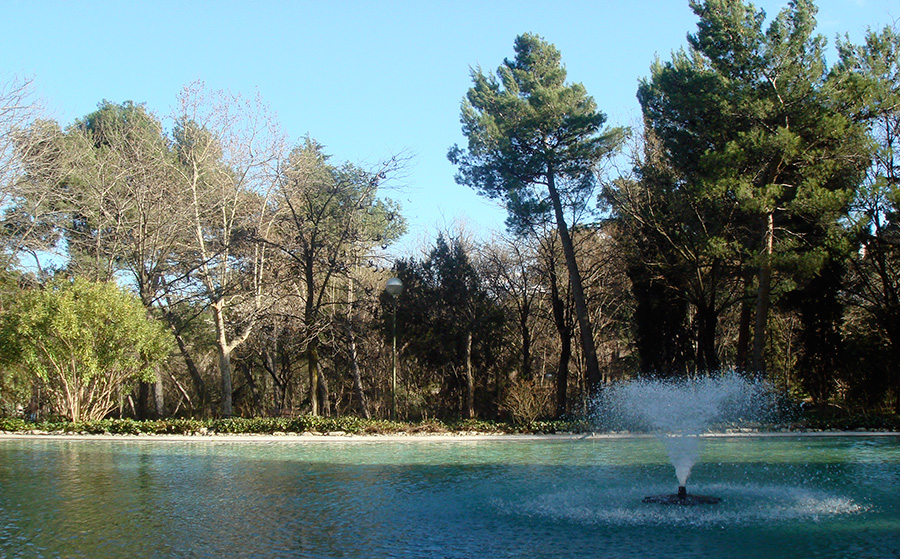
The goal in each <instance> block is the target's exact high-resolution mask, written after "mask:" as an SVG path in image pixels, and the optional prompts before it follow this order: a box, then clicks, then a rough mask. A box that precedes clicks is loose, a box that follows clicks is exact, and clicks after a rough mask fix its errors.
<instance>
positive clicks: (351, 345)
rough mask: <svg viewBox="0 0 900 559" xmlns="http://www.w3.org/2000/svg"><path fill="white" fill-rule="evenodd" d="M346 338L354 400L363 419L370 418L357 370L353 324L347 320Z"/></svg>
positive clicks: (357, 359) (357, 358)
mask: <svg viewBox="0 0 900 559" xmlns="http://www.w3.org/2000/svg"><path fill="white" fill-rule="evenodd" d="M347 340H348V350H349V353H350V376H351V377H352V378H353V391H354V392H356V400H357V401H358V402H359V413H360V415H361V416H362V417H363V418H364V419H371V417H372V415H371V414H370V413H369V401H368V399H367V398H366V391H365V390H364V389H363V384H362V375H361V374H360V372H359V357H358V355H357V353H356V336H355V335H354V334H353V325H352V324H351V322H350V321H349V320H348V321H347Z"/></svg>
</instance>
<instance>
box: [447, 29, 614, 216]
mask: <svg viewBox="0 0 900 559" xmlns="http://www.w3.org/2000/svg"><path fill="white" fill-rule="evenodd" d="M515 51H516V57H515V59H514V60H508V59H507V60H504V62H503V64H502V65H501V66H500V67H499V68H498V70H497V73H496V74H495V75H492V74H485V73H483V72H482V71H481V69H480V68H479V69H477V70H475V71H473V73H472V81H473V82H474V86H473V87H472V88H470V89H469V91H468V93H467V95H466V99H465V101H464V102H463V105H462V114H461V121H462V125H463V127H462V128H463V134H465V136H466V137H467V139H468V150H463V149H461V148H459V147H458V146H454V147H453V148H451V149H450V151H449V153H448V158H449V159H450V161H451V162H452V163H454V164H455V165H458V167H459V174H458V175H457V176H456V181H457V182H458V183H459V184H462V185H467V186H470V187H472V188H474V189H475V190H477V191H478V192H479V193H481V194H482V195H484V196H486V197H488V198H499V199H502V200H504V202H505V203H506V206H507V209H508V210H509V214H510V216H509V221H508V223H509V224H510V225H511V226H512V227H513V228H515V229H517V230H520V231H527V230H528V229H529V226H530V224H532V223H534V222H535V221H543V220H546V219H547V217H548V214H549V212H550V211H551V201H550V199H549V198H548V195H550V194H551V193H549V192H547V190H546V187H547V182H548V180H554V179H556V180H557V182H559V187H560V188H562V189H564V190H565V192H566V194H565V196H563V197H564V198H565V199H566V200H568V201H569V203H571V204H573V205H574V206H575V207H576V208H580V209H584V208H585V205H586V202H587V201H588V199H589V196H590V195H591V193H592V192H593V189H594V187H595V186H596V183H595V180H596V176H595V174H594V171H595V170H596V165H597V163H598V162H599V161H600V160H601V159H602V158H603V157H605V156H607V155H608V154H609V153H611V152H612V151H613V150H614V149H616V148H617V146H618V145H619V144H620V142H621V139H622V135H623V131H622V130H621V129H604V128H603V125H604V123H605V122H606V115H604V114H603V113H602V112H600V111H598V110H597V105H596V103H595V102H594V100H593V98H592V97H590V96H589V95H588V94H587V92H586V90H585V88H584V86H583V85H582V84H580V83H576V84H566V83H565V79H566V70H565V68H564V66H563V65H562V62H561V56H560V53H559V51H558V50H557V49H556V47H554V46H553V45H552V44H550V43H547V42H546V41H544V40H543V39H542V38H541V37H539V36H537V35H532V34H524V35H520V36H519V37H516V41H515ZM551 177H553V178H551Z"/></svg>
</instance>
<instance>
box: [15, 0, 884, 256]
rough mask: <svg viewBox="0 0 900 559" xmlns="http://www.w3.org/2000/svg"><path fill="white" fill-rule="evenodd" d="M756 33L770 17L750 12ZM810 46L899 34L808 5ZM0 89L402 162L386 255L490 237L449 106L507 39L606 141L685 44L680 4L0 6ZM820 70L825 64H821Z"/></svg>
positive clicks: (493, 0)
mask: <svg viewBox="0 0 900 559" xmlns="http://www.w3.org/2000/svg"><path fill="white" fill-rule="evenodd" d="M755 4H756V5H757V6H759V7H762V8H763V9H765V10H766V13H767V14H768V15H769V16H770V17H771V16H774V15H775V14H776V13H777V12H778V11H779V10H780V9H781V7H783V6H784V5H785V2H781V1H768V0H761V1H758V2H755ZM818 5H819V15H818V21H819V32H820V33H822V34H823V35H825V36H826V37H827V38H828V39H829V44H830V45H832V46H833V44H834V38H835V36H836V35H838V34H840V35H843V34H844V33H849V35H850V37H851V39H853V40H855V41H860V40H861V38H862V36H863V33H864V32H865V30H866V28H867V27H868V26H872V27H873V28H876V29H880V28H882V27H884V26H885V25H887V24H892V23H893V22H894V21H896V20H897V19H898V18H900V2H898V0H820V1H819V2H818ZM0 13H2V14H3V17H2V19H0V76H3V77H7V76H10V75H18V76H29V77H32V78H34V81H35V85H36V88H37V90H38V92H39V94H40V95H41V96H42V98H43V99H44V101H45V103H46V105H47V106H48V108H49V109H50V112H51V115H52V116H53V117H54V118H56V119H58V120H59V121H60V122H61V123H62V124H63V125H65V124H68V123H70V122H72V121H73V120H74V119H76V118H78V117H80V116H84V115H85V114H88V113H89V112H91V111H92V110H94V109H95V108H96V106H97V104H98V103H99V102H100V101H101V100H103V99H107V100H110V101H113V102H122V101H125V100H132V101H135V102H140V103H145V104H146V105H147V107H148V108H149V109H151V110H152V111H154V112H155V113H157V114H158V115H160V116H165V115H167V114H168V113H169V112H170V110H171V108H172V107H173V105H174V103H175V99H176V96H177V95H178V93H179V91H180V90H181V88H182V87H183V86H185V85H187V84H188V83H190V82H193V81H195V80H198V79H200V80H204V81H205V82H206V85H207V86H208V87H210V88H216V89H218V88H222V89H229V90H231V91H233V92H238V93H243V94H254V93H255V92H256V91H258V92H259V93H260V94H261V95H262V97H263V99H264V100H265V101H266V102H268V103H269V104H270V105H271V107H272V108H273V109H274V110H275V111H276V112H277V113H278V116H279V120H280V121H281V124H282V125H283V127H284V129H285V130H286V132H287V133H288V135H289V136H290V137H291V139H292V140H293V141H299V140H300V139H301V138H302V137H303V136H304V135H306V134H307V133H308V134H310V135H311V136H312V137H314V138H315V139H317V140H318V141H319V142H321V143H323V144H324V145H325V146H326V149H327V151H328V152H329V153H331V154H332V155H333V159H334V160H337V161H351V162H354V163H358V164H362V165H366V164H374V163H376V162H377V161H379V160H381V159H383V158H386V157H389V156H390V155H392V154H395V153H399V152H407V153H410V154H412V155H413V156H414V158H413V160H412V161H411V163H410V166H409V168H408V169H407V171H406V173H405V176H404V178H403V188H402V189H399V190H394V191H391V192H389V193H387V194H388V195H389V196H391V197H392V198H395V199H397V200H398V201H399V202H400V203H401V205H402V206H403V213H404V215H405V216H406V217H407V219H408V220H409V222H410V232H409V233H408V234H407V236H406V238H405V239H404V240H403V243H402V244H401V250H403V251H406V250H412V249H413V247H415V246H416V245H417V244H418V243H419V242H421V241H430V240H431V238H432V237H433V236H434V234H435V232H436V231H437V230H438V229H439V228H445V227H449V226H451V225H452V224H453V223H454V222H456V221H460V222H462V223H464V225H465V227H466V228H467V229H469V230H470V231H472V232H475V233H479V234H484V232H486V231H488V230H490V229H497V230H501V229H502V228H503V219H504V217H505V212H504V211H503V210H502V209H500V208H498V207H496V206H495V205H494V204H493V203H491V202H488V201H485V200H483V199H481V198H479V197H478V196H477V195H476V194H474V192H472V191H470V190H469V189H468V188H466V187H463V186H459V185H456V184H455V183H454V181H453V175H454V168H453V166H451V165H450V164H449V163H448V162H447V159H446V153H447V149H448V148H449V147H450V146H451V145H453V144H454V143H459V144H461V145H462V144H464V138H463V137H462V135H461V132H460V125H459V106H460V101H461V99H462V98H463V96H464V94H465V92H466V90H467V89H468V87H469V86H470V85H471V80H470V77H469V69H470V67H474V66H477V65H481V66H482V67H483V68H484V69H485V70H494V69H496V68H497V66H498V65H499V64H500V63H501V62H502V61H503V59H504V58H505V57H512V56H513V49H512V45H513V40H514V38H515V37H516V36H517V35H519V34H521V33H525V32H532V33H537V34H539V35H542V36H543V37H544V38H545V39H547V40H548V41H550V42H552V43H554V44H555V45H556V46H557V48H559V50H560V51H561V52H562V57H563V62H564V64H565V65H566V68H567V70H568V75H569V80H570V81H572V82H581V83H583V84H584V85H585V87H586V88H587V91H588V93H590V94H591V95H592V96H593V97H594V98H595V100H596V101H597V104H598V106H599V107H600V109H601V110H602V111H603V112H605V113H606V114H607V115H608V117H609V123H610V124H613V125H629V124H633V123H634V122H635V121H636V119H637V117H638V115H639V111H638V104H637V101H636V99H635V91H636V88H637V83H638V80H639V79H640V78H641V77H643V76H646V75H647V73H648V68H649V66H650V64H651V63H652V61H653V59H654V57H655V56H656V55H659V56H660V57H662V58H664V59H666V58H668V56H669V54H670V53H671V51H673V50H675V49H678V48H679V47H681V46H682V45H684V43H685V36H686V35H687V34H688V33H690V32H693V31H694V30H695V28H696V19H695V17H694V15H693V13H692V12H691V11H690V9H689V7H688V2H687V0H657V1H652V0H629V1H627V2H626V1H611V0H594V1H582V0H569V1H566V0H560V1H557V2H549V1H546V0H545V1H540V2H538V1H532V0H518V1H507V0H483V1H478V2H476V1H469V0H456V1H450V0H419V1H377V2H376V1H327V0H319V1H300V0H296V1H286V0H284V1H274V0H273V1H263V0H259V1H255V2H250V1H245V2H229V1H219V2H212V1H202V2H201V1H191V0H178V1H165V0H163V1H153V2H133V1H124V0H119V1H81V2H76V1H69V2H61V1H59V2H52V1H41V0H21V1H20V0H0ZM833 58H834V57H833V56H832V57H830V60H829V62H831V61H833Z"/></svg>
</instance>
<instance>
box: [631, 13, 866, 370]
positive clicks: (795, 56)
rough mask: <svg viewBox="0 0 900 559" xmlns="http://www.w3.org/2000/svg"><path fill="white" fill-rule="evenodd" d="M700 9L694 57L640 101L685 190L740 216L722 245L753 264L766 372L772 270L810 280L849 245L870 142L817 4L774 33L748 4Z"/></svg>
mask: <svg viewBox="0 0 900 559" xmlns="http://www.w3.org/2000/svg"><path fill="white" fill-rule="evenodd" d="M691 7H692V9H693V10H694V12H695V13H696V14H697V16H698V17H699V22H698V31H697V33H696V34H693V35H690V36H689V37H688V42H689V44H690V50H689V51H688V52H684V51H682V52H679V53H677V54H676V55H674V57H673V60H672V61H671V62H668V63H665V64H662V63H659V62H657V63H656V64H654V66H653V68H652V76H651V78H650V79H649V80H646V81H644V82H642V84H641V86H640V88H639V92H638V97H639V100H640V102H641V107H642V110H643V114H644V119H645V121H646V123H647V126H648V128H649V129H650V130H651V131H652V132H653V134H655V135H656V137H658V138H659V139H660V142H661V145H662V149H663V152H664V160H665V161H666V164H667V165H670V166H672V168H673V169H674V171H675V178H676V179H677V181H678V186H679V188H681V189H682V190H683V191H685V192H686V193H689V194H688V195H689V196H690V197H691V199H692V200H696V201H704V200H709V201H713V202H715V203H714V205H713V213H712V214H706V215H713V216H714V215H715V213H716V212H719V213H721V214H722V215H733V216H735V217H734V219H735V221H734V222H733V223H734V226H735V227H734V228H732V230H731V231H726V235H725V236H724V237H723V240H724V241H726V243H725V244H724V245H723V244H722V242H718V243H717V244H719V245H720V246H726V247H729V246H735V244H736V246H738V247H740V250H741V251H742V252H743V255H742V256H741V260H742V261H745V260H746V261H747V262H748V263H750V264H752V265H753V266H755V269H756V270H755V286H756V287H755V299H756V309H755V315H756V316H755V327H754V334H753V365H752V368H753V369H754V370H756V371H757V372H760V373H762V372H764V371H765V359H764V357H765V355H764V348H765V344H766V331H767V323H768V316H769V309H770V306H771V300H772V289H773V274H775V273H781V274H783V275H784V276H785V277H788V278H789V279H790V280H791V281H793V282H804V281H808V280H809V279H810V278H811V277H813V276H814V275H815V273H816V271H817V270H818V269H820V268H821V266H822V265H823V264H824V263H825V262H827V261H828V259H830V258H833V257H834V254H836V251H839V250H840V249H839V246H840V245H841V243H842V241H841V239H840V237H841V228H840V219H841V217H842V216H844V215H846V211H847V208H848V205H849V201H850V199H851V198H852V195H853V192H854V189H855V187H856V185H857V184H858V183H859V179H860V173H861V169H862V168H863V167H864V165H865V159H866V156H865V151H866V150H865V149H864V147H863V146H864V137H863V135H862V134H861V132H862V131H861V129H860V127H859V126H858V125H856V124H855V123H854V122H852V121H851V119H849V118H848V117H847V116H846V115H844V114H842V112H841V111H840V108H839V104H838V103H836V102H835V100H836V98H835V95H834V91H833V89H832V88H831V84H830V83H829V82H828V81H827V80H826V77H827V72H826V65H825V60H824V47H825V40H824V38H822V37H821V36H819V35H816V34H814V31H815V13H816V8H815V6H814V5H813V3H812V2H811V0H796V1H793V2H790V3H789V4H788V6H787V7H786V8H785V9H784V10H782V11H781V12H780V13H779V14H778V16H777V17H776V18H775V19H774V20H773V21H772V22H771V24H770V25H769V27H768V28H767V29H765V30H763V23H764V21H765V13H764V12H763V11H761V10H756V9H755V8H753V6H752V5H747V4H744V3H743V2H742V1H740V0H708V1H704V2H699V1H694V2H691ZM736 211H737V212H738V214H737V215H736V214H735V212H736ZM816 327H821V324H819V325H818V326H816Z"/></svg>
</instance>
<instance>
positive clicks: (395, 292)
mask: <svg viewBox="0 0 900 559" xmlns="http://www.w3.org/2000/svg"><path fill="white" fill-rule="evenodd" d="M384 290H385V291H386V292H387V294H388V295H390V296H391V297H393V298H394V336H393V346H392V348H391V421H396V420H397V297H399V296H400V293H401V292H402V291H403V282H402V281H400V278H391V279H389V280H387V283H386V284H385V286H384Z"/></svg>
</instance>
